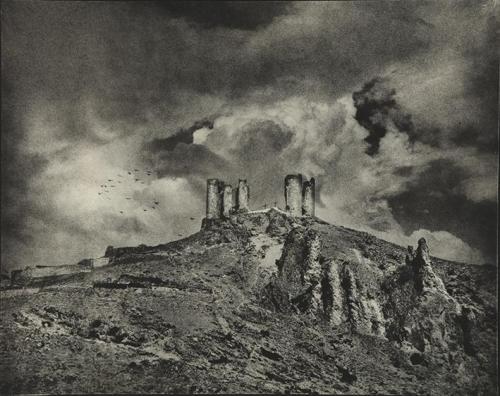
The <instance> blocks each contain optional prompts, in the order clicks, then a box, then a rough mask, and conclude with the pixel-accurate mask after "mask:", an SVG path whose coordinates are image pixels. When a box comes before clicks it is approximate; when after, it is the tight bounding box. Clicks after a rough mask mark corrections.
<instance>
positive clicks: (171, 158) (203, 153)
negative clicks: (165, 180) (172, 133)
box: [154, 143, 230, 178]
mask: <svg viewBox="0 0 500 396" xmlns="http://www.w3.org/2000/svg"><path fill="white" fill-rule="evenodd" d="M154 166H155V169H156V171H157V173H158V176H159V177H166V176H175V177H180V176H188V177H191V176H192V177H207V178H208V177H210V176H211V175H216V174H218V173H221V172H224V170H225V169H227V168H228V167H230V164H229V163H228V162H227V161H226V160H225V159H224V158H222V157H220V156H218V155H217V154H215V153H213V152H212V151H210V150H209V149H208V148H206V147H205V146H203V145H200V144H186V143H178V144H177V145H176V146H175V148H174V149H172V150H168V151H157V152H156V154H155V160H154Z"/></svg>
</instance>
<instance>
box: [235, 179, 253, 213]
mask: <svg viewBox="0 0 500 396" xmlns="http://www.w3.org/2000/svg"><path fill="white" fill-rule="evenodd" d="M249 200H250V189H249V188H248V184H247V181H246V179H240V180H239V181H238V202H237V206H238V210H239V211H245V212H247V211H248V201H249Z"/></svg>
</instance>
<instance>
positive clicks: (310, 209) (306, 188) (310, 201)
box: [302, 177, 316, 216]
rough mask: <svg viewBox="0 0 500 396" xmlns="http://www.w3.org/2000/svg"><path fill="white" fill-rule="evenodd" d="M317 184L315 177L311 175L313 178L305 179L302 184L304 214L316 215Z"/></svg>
mask: <svg viewBox="0 0 500 396" xmlns="http://www.w3.org/2000/svg"><path fill="white" fill-rule="evenodd" d="M315 184H316V183H315V181H314V177H311V180H309V181H305V182H304V184H303V185H302V214H303V215H304V216H314V212H315V198H316V197H315V195H316V193H315Z"/></svg>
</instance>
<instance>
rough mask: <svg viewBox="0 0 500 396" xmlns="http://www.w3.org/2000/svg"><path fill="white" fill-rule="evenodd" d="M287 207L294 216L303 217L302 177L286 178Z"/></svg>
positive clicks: (288, 176) (289, 176)
mask: <svg viewBox="0 0 500 396" xmlns="http://www.w3.org/2000/svg"><path fill="white" fill-rule="evenodd" d="M285 205H286V206H285V209H286V211H287V212H288V213H290V214H291V215H292V216H302V175H300V174H299V175H287V176H286V177H285Z"/></svg>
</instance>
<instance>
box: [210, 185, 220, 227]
mask: <svg viewBox="0 0 500 396" xmlns="http://www.w3.org/2000/svg"><path fill="white" fill-rule="evenodd" d="M220 208H221V195H220V193H219V180H217V179H208V180H207V219H218V218H220V213H221V211H220Z"/></svg>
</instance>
